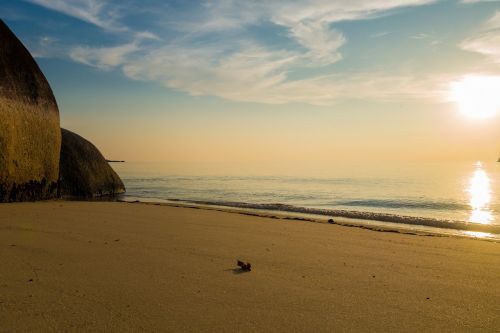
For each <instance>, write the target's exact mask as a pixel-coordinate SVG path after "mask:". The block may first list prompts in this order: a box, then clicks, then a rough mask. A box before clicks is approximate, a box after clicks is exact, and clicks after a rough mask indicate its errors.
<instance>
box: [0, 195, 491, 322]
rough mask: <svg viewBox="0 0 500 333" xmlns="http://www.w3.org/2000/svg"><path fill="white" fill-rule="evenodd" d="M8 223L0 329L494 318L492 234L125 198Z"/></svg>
mask: <svg viewBox="0 0 500 333" xmlns="http://www.w3.org/2000/svg"><path fill="white" fill-rule="evenodd" d="M0 228H1V230H2V231H1V232H0V265H1V266H2V267H4V269H2V270H0V280H1V283H0V322H1V323H2V325H1V329H0V331H2V330H3V331H6V332H10V331H89V330H90V331H91V330H94V331H176V332H178V331H222V332H234V331H241V332H248V331H385V332H386V331H394V332H396V331H398V332H400V331H441V332H458V331H464V332H465V331H467V332H471V331H490V332H492V331H495V330H497V329H498V327H500V318H499V317H498V304H499V296H498V295H500V285H499V284H498V274H499V273H500V260H499V257H498V246H499V244H498V243H495V242H482V241H474V240H470V239H460V238H453V237H418V236H413V235H405V234H397V233H385V232H372V231H369V230H363V229H360V228H346V227H343V226H338V225H329V224H326V223H309V222H307V221H300V220H297V221H293V222H291V221H288V220H285V219H277V218H272V219H271V218H265V217H258V216H249V215H244V214H234V213H227V212H220V211H214V210H206V209H192V208H182V207H170V206H163V205H154V204H148V205H146V204H130V203H120V202H65V201H51V202H39V203H18V204H3V205H2V206H1V209H0ZM236 260H244V261H248V262H251V264H252V271H251V272H247V273H243V272H241V271H239V270H238V269H237V266H236Z"/></svg>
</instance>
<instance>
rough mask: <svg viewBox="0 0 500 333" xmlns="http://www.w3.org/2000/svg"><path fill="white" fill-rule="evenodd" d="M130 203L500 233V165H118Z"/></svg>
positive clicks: (479, 163)
mask: <svg viewBox="0 0 500 333" xmlns="http://www.w3.org/2000/svg"><path fill="white" fill-rule="evenodd" d="M113 167H114V168H115V170H116V171H117V172H118V173H119V174H120V176H121V177H122V179H123V181H124V183H125V186H126V187H127V193H126V195H125V199H126V200H141V201H160V202H161V201H165V200H181V201H186V202H198V203H204V204H217V205H223V206H232V207H245V208H257V209H271V210H282V211H283V210H284V211H287V210H288V211H294V212H304V213H313V214H318V213H319V214H322V215H333V216H335V215H336V216H347V217H356V218H361V219H363V218H365V217H366V218H368V219H371V220H382V221H389V222H395V223H412V224H423V225H427V226H432V225H434V222H433V221H435V222H436V226H439V227H445V228H446V227H451V228H454V227H456V226H457V225H467V226H468V227H470V226H476V225H477V226H478V229H477V230H480V231H487V232H493V233H500V232H499V230H500V163H496V162H492V163H485V162H469V163H446V164H437V163H434V164H425V165H422V164H388V165H367V164H366V163H363V164H357V165H356V164H353V165H342V166H336V167H333V168H331V169H329V170H327V172H323V173H322V174H321V176H314V175H312V174H306V173H304V174H301V175H293V176H292V175H288V176H279V175H276V174H273V173H269V174H268V175H266V174H265V173H264V174H262V173H261V174H260V175H248V174H247V175H245V174H240V175H238V174H236V175H234V174H233V175H231V176H224V175H220V174H216V173H213V172H212V174H210V172H209V173H206V172H203V173H197V172H196V171H183V170H176V171H172V168H170V167H169V165H168V164H157V163H156V164H153V163H122V164H113Z"/></svg>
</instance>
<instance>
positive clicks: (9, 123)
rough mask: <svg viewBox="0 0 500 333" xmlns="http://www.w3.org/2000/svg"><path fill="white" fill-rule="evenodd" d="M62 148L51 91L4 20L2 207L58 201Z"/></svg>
mask: <svg viewBox="0 0 500 333" xmlns="http://www.w3.org/2000/svg"><path fill="white" fill-rule="evenodd" d="M60 147H61V132H60V128H59V110H58V108H57V103H56V100H55V98H54V95H53V93H52V89H51V88H50V85H49V83H48V82H47V80H46V78H45V76H44V75H43V73H42V72H41V70H40V68H39V67H38V65H37V64H36V62H35V60H34V59H33V57H32V56H31V55H30V53H29V51H28V50H27V49H26V48H25V47H24V46H23V44H22V43H21V41H19V39H18V38H17V37H16V36H15V35H14V33H12V31H10V29H9V28H8V27H7V25H5V23H4V22H3V21H2V20H0V202H5V201H26V200H37V199H47V198H52V197H55V196H56V194H57V180H58V175H59V153H60Z"/></svg>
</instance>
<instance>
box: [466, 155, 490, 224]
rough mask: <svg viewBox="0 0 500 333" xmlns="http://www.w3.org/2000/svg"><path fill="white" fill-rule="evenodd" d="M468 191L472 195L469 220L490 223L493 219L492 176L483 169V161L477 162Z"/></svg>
mask: <svg viewBox="0 0 500 333" xmlns="http://www.w3.org/2000/svg"><path fill="white" fill-rule="evenodd" d="M467 192H468V193H469V195H470V200H469V204H470V207H471V213H470V217H469V222H475V223H482V224H489V223H491V222H492V220H493V214H492V212H491V210H490V202H491V187H490V178H489V177H488V174H487V173H486V171H484V169H483V165H482V164H481V162H477V163H476V170H475V171H474V173H473V174H472V177H471V178H470V181H469V188H468V189H467Z"/></svg>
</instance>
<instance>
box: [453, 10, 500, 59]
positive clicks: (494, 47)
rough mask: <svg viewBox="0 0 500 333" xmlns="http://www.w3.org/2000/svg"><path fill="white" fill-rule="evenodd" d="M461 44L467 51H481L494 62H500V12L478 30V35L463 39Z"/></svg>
mask: <svg viewBox="0 0 500 333" xmlns="http://www.w3.org/2000/svg"><path fill="white" fill-rule="evenodd" d="M459 46H460V47H461V48H462V49H463V50H466V51H470V52H476V53H480V54H482V55H484V56H487V57H488V58H489V59H490V60H491V61H492V62H494V63H498V64H500V12H496V13H495V14H494V15H493V16H492V17H491V18H490V19H489V20H488V21H487V22H486V23H485V24H484V25H483V27H482V29H481V30H480V31H479V32H478V35H477V36H475V37H472V38H469V39H466V40H464V41H462V42H461V43H460V44H459Z"/></svg>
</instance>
